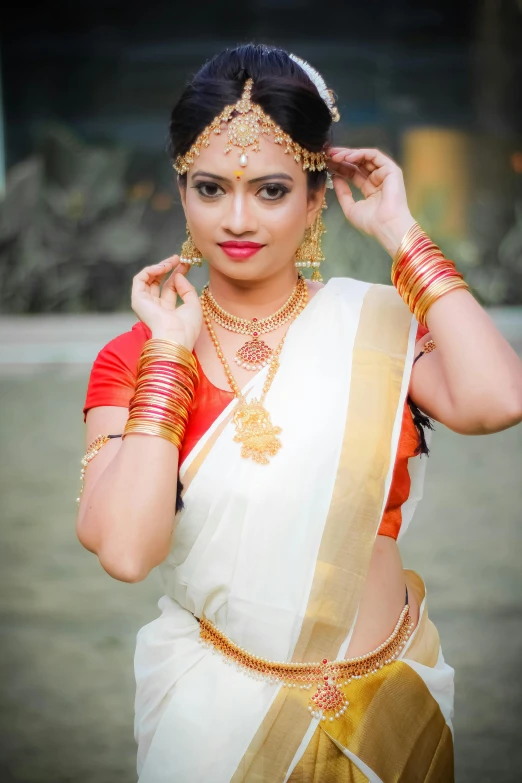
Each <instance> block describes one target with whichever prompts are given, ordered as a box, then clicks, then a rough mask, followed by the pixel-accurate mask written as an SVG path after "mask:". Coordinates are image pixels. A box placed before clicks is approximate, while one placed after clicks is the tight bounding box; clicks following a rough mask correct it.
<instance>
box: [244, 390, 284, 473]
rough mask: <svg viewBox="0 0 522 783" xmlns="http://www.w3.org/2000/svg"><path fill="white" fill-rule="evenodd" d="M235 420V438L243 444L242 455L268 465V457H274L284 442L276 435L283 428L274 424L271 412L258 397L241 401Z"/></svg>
mask: <svg viewBox="0 0 522 783" xmlns="http://www.w3.org/2000/svg"><path fill="white" fill-rule="evenodd" d="M233 421H234V424H235V425H236V434H235V435H234V440H235V441H236V442H238V443H242V444H243V445H242V447H241V456H242V457H245V458H247V459H248V457H252V459H253V460H254V462H260V463H261V464H263V465H266V464H267V463H268V462H269V460H268V457H273V456H274V454H277V452H278V451H279V449H280V448H281V446H282V443H281V441H280V440H279V438H278V437H276V436H277V435H279V433H280V432H282V429H281V427H274V426H273V425H272V423H271V421H270V414H269V413H268V411H267V410H266V408H263V405H262V404H261V402H260V401H259V400H258V399H257V398H255V397H254V399H253V400H251V401H250V402H248V403H245V402H243V403H240V404H239V405H238V406H237V408H236V410H235V411H234V416H233Z"/></svg>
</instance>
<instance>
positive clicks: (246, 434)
mask: <svg viewBox="0 0 522 783" xmlns="http://www.w3.org/2000/svg"><path fill="white" fill-rule="evenodd" d="M303 282H304V299H303V301H302V302H301V304H300V306H299V308H298V310H297V312H296V313H295V317H297V316H298V315H299V313H300V312H301V311H302V310H303V309H304V308H305V307H306V304H307V302H308V287H307V285H306V281H305V280H304V278H303ZM298 283H299V281H298ZM200 300H201V303H202V310H203V318H204V321H205V323H206V325H207V328H208V331H209V333H210V337H211V339H212V342H213V343H214V347H215V349H216V352H217V355H218V357H219V358H220V360H221V362H222V364H223V367H224V368H225V373H226V375H227V378H228V382H229V383H230V386H231V387H232V391H233V392H234V394H235V396H236V397H237V398H238V399H239V405H238V406H237V408H236V409H235V411H234V415H233V422H234V424H235V425H236V434H235V435H234V440H235V441H236V442H238V443H241V444H242V447H241V456H242V457H244V458H245V459H248V458H249V457H250V458H251V459H253V460H254V461H255V462H259V463H261V464H263V465H266V464H267V463H268V462H269V459H268V458H269V457H273V456H274V455H275V454H277V452H278V451H279V449H280V448H281V445H282V444H281V441H280V440H279V438H278V437H277V436H278V435H279V434H280V433H281V432H282V430H281V427H277V426H275V427H274V426H273V424H272V422H271V421H270V414H269V413H268V411H267V410H266V408H264V407H263V402H264V400H265V397H266V395H267V393H268V390H269V388H270V386H271V385H272V381H273V380H274V376H275V374H276V372H277V370H278V367H279V354H280V353H281V351H282V348H283V343H284V341H285V337H286V334H287V332H288V329H287V331H286V332H285V335H284V337H283V339H282V340H281V341H280V343H279V345H278V346H277V348H276V349H275V351H272V357H271V360H270V367H269V369H268V374H267V378H266V380H265V383H264V385H263V391H262V394H261V398H260V399H259V400H258V399H257V397H254V398H253V399H252V400H251V401H250V402H248V403H247V401H246V399H245V398H244V396H243V394H242V393H241V389H240V388H239V386H238V385H237V383H236V381H235V379H234V376H233V375H232V372H231V370H230V366H229V364H228V362H227V360H226V359H225V355H224V353H223V350H222V348H221V345H220V343H219V340H218V338H217V335H216V332H215V331H214V328H213V326H212V323H211V320H210V315H209V311H208V308H207V299H206V297H205V296H203V294H202V295H201V296H200Z"/></svg>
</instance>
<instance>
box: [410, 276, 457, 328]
mask: <svg viewBox="0 0 522 783" xmlns="http://www.w3.org/2000/svg"><path fill="white" fill-rule="evenodd" d="M442 282H444V281H442ZM457 288H465V289H466V290H469V285H468V284H467V283H466V281H465V280H459V279H457V278H453V279H452V280H451V281H448V283H447V285H446V286H444V287H442V286H441V287H440V288H439V289H438V290H437V291H435V292H434V293H433V294H432V292H431V291H430V292H429V299H427V300H426V301H425V302H422V303H421V302H419V304H418V305H417V307H416V309H415V310H416V316H415V317H416V318H417V320H418V321H419V323H422V325H423V326H427V324H426V316H427V313H428V310H429V309H430V307H431V305H432V304H433V303H434V302H435V301H436V300H437V299H440V298H441V296H444V295H445V294H447V293H449V292H450V291H455V290H456V289H457ZM419 318H420V319H421V320H419Z"/></svg>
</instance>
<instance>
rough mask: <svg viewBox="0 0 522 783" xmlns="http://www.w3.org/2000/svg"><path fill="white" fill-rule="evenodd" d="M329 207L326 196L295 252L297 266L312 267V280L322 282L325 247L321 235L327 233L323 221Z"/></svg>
mask: <svg viewBox="0 0 522 783" xmlns="http://www.w3.org/2000/svg"><path fill="white" fill-rule="evenodd" d="M325 209H328V205H327V203H326V198H323V203H322V205H321V211H320V212H319V214H318V215H317V217H316V219H315V220H314V222H313V223H312V225H311V226H309V227H308V228H307V229H306V232H305V236H304V239H303V241H302V242H301V244H300V245H299V247H298V248H297V251H296V254H295V265H296V267H298V268H300V267H312V269H313V272H312V277H311V280H317V281H319V282H320V283H322V282H323V278H322V277H321V272H320V271H319V267H320V266H321V261H324V260H325V258H324V255H323V249H322V246H321V237H322V235H323V234H326V228H325V225H324V223H323V210H325Z"/></svg>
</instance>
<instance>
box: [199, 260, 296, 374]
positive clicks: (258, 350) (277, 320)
mask: <svg viewBox="0 0 522 783" xmlns="http://www.w3.org/2000/svg"><path fill="white" fill-rule="evenodd" d="M307 292H308V289H307V286H306V280H305V278H304V277H303V275H302V273H301V272H299V274H298V278H297V283H296V284H295V286H294V289H293V291H292V293H291V294H290V296H289V298H288V299H287V300H286V302H285V303H284V305H283V306H282V307H280V308H279V310H276V312H275V313H272V315H269V316H267V317H266V318H240V317H239V316H237V315H232V314H231V313H228V312H227V311H226V310H224V309H223V308H222V307H220V305H219V304H218V303H217V302H216V300H215V299H214V296H213V295H212V293H211V291H210V288H209V284H208V283H207V284H206V285H205V286H204V287H203V291H202V294H201V297H202V303H203V302H204V303H205V306H206V308H207V310H208V312H209V314H210V315H211V317H212V319H213V320H214V321H215V322H216V323H218V324H219V325H220V326H223V327H224V328H225V329H228V330H229V331H231V332H235V333H236V334H248V335H249V336H251V337H252V339H251V340H248V341H247V342H246V343H244V344H243V345H242V346H241V347H240V348H239V349H238V350H237V351H236V353H235V356H234V361H236V362H237V364H238V365H239V366H240V367H243V368H244V369H245V370H261V369H262V368H263V367H265V366H266V365H267V364H268V363H269V361H270V358H271V356H272V354H273V350H272V348H270V346H269V345H267V344H266V343H265V342H264V340H261V339H260V337H259V335H260V334H266V333H267V332H272V331H274V329H278V328H279V327H280V326H282V324H284V323H286V322H287V321H289V320H291V319H292V318H295V316H296V315H297V313H298V312H300V311H301V309H302V303H303V301H305V297H306V295H307Z"/></svg>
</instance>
